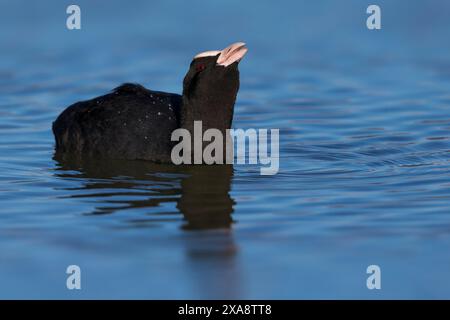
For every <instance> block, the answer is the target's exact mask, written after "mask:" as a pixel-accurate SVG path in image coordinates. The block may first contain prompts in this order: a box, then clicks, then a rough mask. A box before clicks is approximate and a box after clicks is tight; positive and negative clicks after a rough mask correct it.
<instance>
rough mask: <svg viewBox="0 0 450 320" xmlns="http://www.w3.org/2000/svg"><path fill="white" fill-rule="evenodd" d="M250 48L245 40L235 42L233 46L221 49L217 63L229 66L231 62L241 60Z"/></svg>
mask: <svg viewBox="0 0 450 320" xmlns="http://www.w3.org/2000/svg"><path fill="white" fill-rule="evenodd" d="M247 51H248V49H247V47H246V46H245V43H243V42H236V43H233V44H232V45H231V46H228V47H226V48H225V49H223V50H222V51H220V55H219V58H218V59H217V64H218V65H219V66H224V67H228V66H229V65H230V64H232V63H234V62H236V61H241V59H242V58H243V57H244V55H245V54H246V53H247Z"/></svg>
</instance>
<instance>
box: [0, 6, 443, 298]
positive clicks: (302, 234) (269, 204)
mask: <svg viewBox="0 0 450 320" xmlns="http://www.w3.org/2000/svg"><path fill="white" fill-rule="evenodd" d="M71 3H72V2H69V1H46V2H43V1H39V2H37V1H36V2H29V1H14V2H12V1H8V2H7V1H2V2H1V4H0V27H1V28H0V48H1V49H0V201H1V202H0V204H1V206H0V298H177V299H178V298H180V299H186V298H191V299H197V298H210V299H213V298H256V299H258V298H277V299H278V298H288V299H297V298H338V299H340V298H364V299H378V298H447V299H448V298H450V201H449V200H450V166H449V165H450V114H449V111H450V54H449V53H450V41H448V36H449V34H450V20H449V19H448V16H449V14H450V3H449V2H448V1H444V0H442V1H429V2H425V1H406V0H404V1H400V0H398V1H381V0H377V1H374V3H376V4H378V5H380V6H381V9H382V29H381V30H379V31H369V30H368V29H367V28H366V26H365V20H366V17H367V15H366V13H365V11H366V8H367V6H368V5H369V4H372V1H371V2H368V1H357V0H354V1H331V0H324V1H291V2H289V1H273V2H272V1H271V2H264V3H262V1H251V2H250V1H248V2H245V3H244V2H243V1H237V0H227V1H170V3H169V1H151V2H150V1H135V2H130V1H107V2H104V3H103V2H102V3H100V2H97V1H87V0H79V1H76V3H77V4H78V5H80V7H81V10H82V29H81V30H78V31H69V30H67V29H66V27H65V20H66V17H67V15H66V13H65V9H66V7H67V6H68V5H69V4H71ZM235 41H245V42H246V43H247V45H248V47H249V52H248V54H247V56H246V57H245V58H244V60H243V61H242V62H241V65H240V70H241V89H240V92H239V96H238V101H237V104H236V107H235V117H234V127H237V128H279V129H280V171H279V173H278V174H277V175H274V176H260V175H259V167H255V166H247V165H235V166H234V168H233V169H232V170H230V168H224V167H219V168H217V167H209V168H202V167H200V168H199V167H195V168H189V167H172V166H158V165H152V164H149V163H145V162H109V163H104V162H95V161H93V162H91V161H87V162H83V163H77V162H70V161H69V162H67V161H59V160H58V159H54V157H53V155H54V149H53V148H54V140H53V136H52V133H51V123H52V121H53V120H54V119H55V118H56V116H57V115H58V114H59V113H60V112H61V111H62V110H63V109H64V108H65V107H66V106H68V105H70V104H72V103H73V102H76V101H80V100H83V99H88V98H91V97H94V96H97V95H101V94H104V93H106V92H108V91H109V90H110V89H112V88H113V87H115V86H117V85H118V84H120V83H122V82H139V83H142V84H143V85H145V86H147V87H149V88H151V89H154V90H164V91H170V92H180V91H181V83H182V78H183V76H184V74H185V73H186V71H187V68H188V65H189V63H190V60H191V58H192V56H193V55H194V54H196V53H198V52H201V51H205V50H213V49H221V48H223V47H225V46H227V45H228V44H230V43H232V42H235ZM71 264H76V265H79V266H80V267H81V270H82V289H81V290H79V291H77V290H73V291H69V290H67V289H66V278H67V275H66V273H65V271H66V268H67V266H68V265H71ZM371 264H376V265H379V266H380V268H381V272H382V277H381V281H382V282H381V283H382V288H381V290H368V289H367V287H366V279H367V277H368V275H367V274H366V268H367V266H369V265H371Z"/></svg>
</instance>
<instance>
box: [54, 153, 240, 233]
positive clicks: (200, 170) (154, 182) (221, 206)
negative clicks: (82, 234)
mask: <svg viewBox="0 0 450 320" xmlns="http://www.w3.org/2000/svg"><path fill="white" fill-rule="evenodd" d="M55 160H56V161H57V164H58V165H59V167H58V168H57V171H56V172H57V173H56V175H57V176H58V177H60V178H62V179H73V178H77V179H81V180H82V182H83V187H82V189H83V190H86V191H88V193H87V194H81V195H80V194H79V193H78V192H73V194H69V195H68V197H72V198H76V197H82V198H92V199H96V198H101V199H99V203H101V205H100V206H97V207H96V210H95V211H94V212H92V214H108V213H115V212H117V211H119V210H124V209H130V208H138V209H139V208H149V209H150V208H156V207H159V206H161V205H163V204H164V203H171V202H176V203H177V208H178V209H179V210H180V212H181V213H182V214H183V216H184V218H185V220H186V224H184V225H183V228H184V229H190V230H192V229H216V228H230V227H231V224H232V222H233V221H232V218H231V213H232V212H233V205H234V200H233V199H232V198H231V197H230V194H229V191H230V184H231V179H232V175H233V167H232V166H231V165H221V166H218V165H216V166H199V165H195V166H173V165H161V164H153V163H148V162H145V161H126V160H108V161H102V160H94V159H78V160H75V159H70V160H67V159H64V157H62V156H59V155H58V154H56V155H55ZM180 184H181V185H180ZM102 189H103V190H104V191H105V193H101V194H99V190H102ZM115 189H117V190H118V191H117V192H115V191H114V190H115ZM119 190H120V191H119ZM124 190H126V191H125V192H124ZM142 190H145V192H144V193H142ZM70 191H74V190H73V189H69V188H68V192H70ZM127 191H129V192H127ZM143 194H144V195H146V194H148V198H146V199H145V200H136V197H135V196H136V195H139V196H140V197H142V195H143ZM106 196H107V197H108V198H107V199H105V198H104V197H106ZM115 196H117V198H118V199H117V200H116V199H114V197H115ZM127 197H128V198H129V199H127ZM108 204H110V205H109V206H108Z"/></svg>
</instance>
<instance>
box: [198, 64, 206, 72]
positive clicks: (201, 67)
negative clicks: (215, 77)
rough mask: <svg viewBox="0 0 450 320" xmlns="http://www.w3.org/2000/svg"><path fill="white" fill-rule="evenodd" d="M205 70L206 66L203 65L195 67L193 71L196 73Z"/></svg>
mask: <svg viewBox="0 0 450 320" xmlns="http://www.w3.org/2000/svg"><path fill="white" fill-rule="evenodd" d="M205 69H206V66H205V65H204V64H199V65H198V66H197V67H195V70H196V71H197V72H200V71H203V70H205Z"/></svg>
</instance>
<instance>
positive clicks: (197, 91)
mask: <svg viewBox="0 0 450 320" xmlns="http://www.w3.org/2000/svg"><path fill="white" fill-rule="evenodd" d="M246 53H247V47H246V46H245V43H243V42H237V43H233V44H232V45H230V46H228V47H226V48H225V49H223V50H215V51H206V52H202V53H199V54H197V55H196V56H195V57H194V59H193V60H192V62H191V65H190V68H189V71H188V73H187V74H186V76H185V78H184V81H183V108H182V113H181V115H182V116H181V126H182V127H184V128H187V129H192V127H193V122H194V121H199V120H201V121H202V122H203V128H204V129H207V128H217V129H219V130H225V129H227V128H230V126H231V121H232V120H233V109H234V103H235V101H236V96H237V92H238V90H239V70H238V64H239V62H240V61H241V59H242V58H243V57H244V55H245V54H246Z"/></svg>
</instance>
